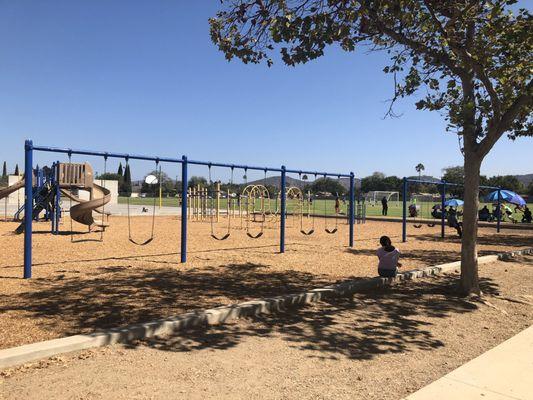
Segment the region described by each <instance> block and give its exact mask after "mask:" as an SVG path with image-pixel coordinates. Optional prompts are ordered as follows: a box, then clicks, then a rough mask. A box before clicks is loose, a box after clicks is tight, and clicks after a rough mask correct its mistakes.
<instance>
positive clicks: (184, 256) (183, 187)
mask: <svg viewBox="0 0 533 400" xmlns="http://www.w3.org/2000/svg"><path fill="white" fill-rule="evenodd" d="M181 160H182V162H181V262H182V263H186V262H187V218H188V216H187V186H188V182H189V178H188V177H187V164H188V163H187V157H186V156H183V157H182V158H181Z"/></svg>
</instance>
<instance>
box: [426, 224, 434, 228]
mask: <svg viewBox="0 0 533 400" xmlns="http://www.w3.org/2000/svg"><path fill="white" fill-rule="evenodd" d="M427 225H428V226H429V227H430V228H433V227H434V226H435V224H427Z"/></svg>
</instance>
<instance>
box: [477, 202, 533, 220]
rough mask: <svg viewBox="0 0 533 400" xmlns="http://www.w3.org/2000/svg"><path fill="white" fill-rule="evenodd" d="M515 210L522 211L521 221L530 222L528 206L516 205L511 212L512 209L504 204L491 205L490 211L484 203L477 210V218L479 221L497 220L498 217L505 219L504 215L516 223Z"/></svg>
mask: <svg viewBox="0 0 533 400" xmlns="http://www.w3.org/2000/svg"><path fill="white" fill-rule="evenodd" d="M516 212H522V219H521V222H525V223H531V221H532V218H531V210H530V209H529V207H528V206H524V207H523V208H522V207H520V206H516V207H515V209H514V212H513V209H512V208H511V207H509V206H508V205H506V204H501V205H499V206H498V205H495V206H493V210H492V212H490V210H489V208H488V207H487V206H486V205H485V206H484V207H483V208H482V209H481V210H479V213H478V219H479V220H480V221H497V220H498V218H500V219H501V220H505V217H507V218H509V221H511V222H514V223H517V222H518V219H516V218H515V217H514V214H515V213H516Z"/></svg>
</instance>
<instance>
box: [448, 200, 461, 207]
mask: <svg viewBox="0 0 533 400" xmlns="http://www.w3.org/2000/svg"><path fill="white" fill-rule="evenodd" d="M464 203H465V202H464V201H463V200H461V199H448V200H446V202H445V203H444V206H446V207H460V206H462V205H463V204H464Z"/></svg>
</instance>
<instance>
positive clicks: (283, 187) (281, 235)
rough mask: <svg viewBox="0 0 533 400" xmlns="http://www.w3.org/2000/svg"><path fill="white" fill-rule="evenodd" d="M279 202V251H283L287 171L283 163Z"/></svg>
mask: <svg viewBox="0 0 533 400" xmlns="http://www.w3.org/2000/svg"><path fill="white" fill-rule="evenodd" d="M280 186H281V189H280V190H281V193H280V195H281V196H280V198H281V204H280V208H281V210H280V224H279V229H280V231H279V252H280V253H285V214H286V207H287V204H286V202H287V198H286V196H287V193H286V186H287V172H286V169H285V166H284V165H283V166H282V167H281V185H280Z"/></svg>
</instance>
